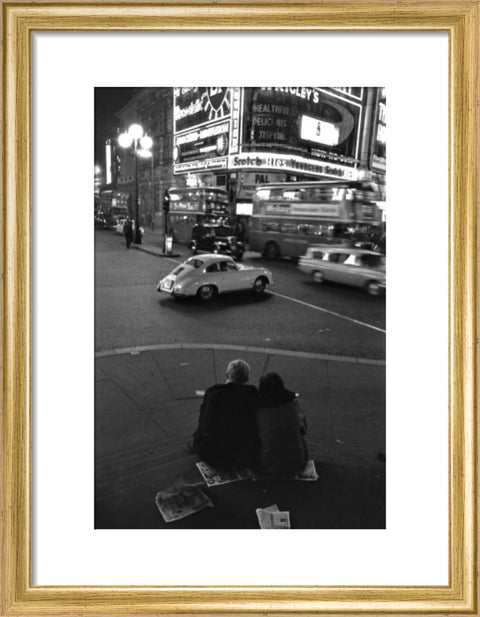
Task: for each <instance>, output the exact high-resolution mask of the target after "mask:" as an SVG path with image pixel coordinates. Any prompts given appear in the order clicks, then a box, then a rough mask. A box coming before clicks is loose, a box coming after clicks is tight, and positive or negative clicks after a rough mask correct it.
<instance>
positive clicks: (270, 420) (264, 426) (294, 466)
mask: <svg viewBox="0 0 480 617" xmlns="http://www.w3.org/2000/svg"><path fill="white" fill-rule="evenodd" d="M257 427H258V434H259V438H260V472H261V473H263V474H265V475H268V476H277V477H279V476H280V477H288V476H293V475H295V474H296V473H298V472H300V471H302V469H304V467H305V465H306V464H307V461H308V458H309V457H308V448H307V444H306V443H305V439H304V435H305V433H306V430H307V422H306V420H305V416H304V415H303V412H302V410H301V408H300V405H299V404H298V402H297V398H296V394H295V392H290V390H287V389H286V388H285V387H284V385H283V380H282V378H281V377H280V375H279V374H278V373H275V372H274V371H270V372H268V373H265V374H264V375H263V376H262V377H261V378H260V383H259V386H258V408H257Z"/></svg>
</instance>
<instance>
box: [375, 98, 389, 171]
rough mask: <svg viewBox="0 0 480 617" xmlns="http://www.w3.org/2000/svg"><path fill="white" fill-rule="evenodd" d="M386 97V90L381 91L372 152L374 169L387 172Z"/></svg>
mask: <svg viewBox="0 0 480 617" xmlns="http://www.w3.org/2000/svg"><path fill="white" fill-rule="evenodd" d="M386 110H387V106H386V97H385V88H382V89H381V90H380V91H379V97H378V105H377V113H376V128H375V132H374V138H373V152H372V167H375V168H377V169H379V170H385V163H386V147H387V145H386V137H385V133H386V130H387V119H386Z"/></svg>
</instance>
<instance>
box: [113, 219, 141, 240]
mask: <svg viewBox="0 0 480 617" xmlns="http://www.w3.org/2000/svg"><path fill="white" fill-rule="evenodd" d="M126 221H127V219H118V221H117V223H116V224H115V233H117V234H120V235H121V236H123V226H124V225H125V223H126ZM132 228H133V231H135V221H133V220H132ZM143 234H144V229H143V227H140V235H141V236H143Z"/></svg>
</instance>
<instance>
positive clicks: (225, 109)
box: [173, 87, 238, 173]
mask: <svg viewBox="0 0 480 617" xmlns="http://www.w3.org/2000/svg"><path fill="white" fill-rule="evenodd" d="M237 98H238V97H237ZM231 111H232V89H231V88H223V87H202V88H174V138H173V171H174V173H185V172H189V171H202V170H210V169H225V168H226V160H227V159H226V157H227V155H228V153H229V143H230V135H231Z"/></svg>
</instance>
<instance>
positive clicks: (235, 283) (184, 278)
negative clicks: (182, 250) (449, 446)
mask: <svg viewBox="0 0 480 617" xmlns="http://www.w3.org/2000/svg"><path fill="white" fill-rule="evenodd" d="M272 284H273V277H272V273H271V272H270V270H267V268H256V267H254V266H245V265H243V264H239V263H236V262H235V261H234V260H233V259H232V258H231V257H228V256H226V255H218V254H210V253H208V254H206V255H198V256H196V257H190V259H187V261H185V262H184V263H182V264H180V265H178V266H177V267H176V268H175V269H174V270H173V271H172V272H170V274H169V275H168V276H166V277H165V278H163V279H162V280H161V281H160V282H159V283H158V285H157V291H164V292H166V293H169V294H171V295H172V296H174V297H177V298H181V297H186V296H198V297H199V298H200V299H201V300H203V301H204V302H208V301H209V300H211V299H212V298H213V297H214V296H215V295H216V294H219V293H225V292H229V291H241V290H248V289H249V290H251V291H252V292H253V293H255V294H262V293H263V292H264V291H265V288H266V286H267V285H272Z"/></svg>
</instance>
